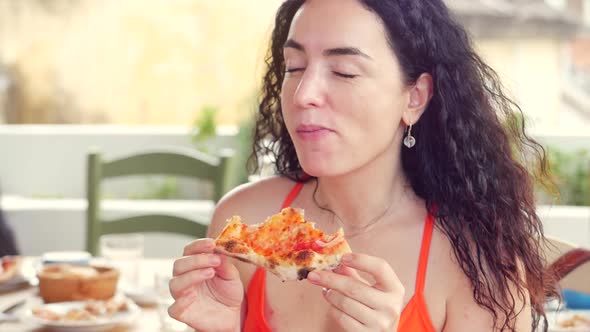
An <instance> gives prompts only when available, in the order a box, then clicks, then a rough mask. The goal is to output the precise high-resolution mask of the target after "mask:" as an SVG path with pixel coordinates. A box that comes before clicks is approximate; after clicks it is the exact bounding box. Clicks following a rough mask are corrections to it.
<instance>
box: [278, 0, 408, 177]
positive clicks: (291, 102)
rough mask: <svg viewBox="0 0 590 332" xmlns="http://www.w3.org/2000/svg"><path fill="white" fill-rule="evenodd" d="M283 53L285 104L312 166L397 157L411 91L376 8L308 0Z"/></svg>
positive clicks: (337, 169)
mask: <svg viewBox="0 0 590 332" xmlns="http://www.w3.org/2000/svg"><path fill="white" fill-rule="evenodd" d="M284 55H285V69H286V71H287V73H286V74H285V79H284V82H283V86H282V95H281V97H282V98H281V106H282V110H283V116H284V119H285V123H286V126H287V129H288V131H289V134H290V135H291V138H292V140H293V142H294V144H295V148H296V150H297V156H298V158H299V162H300V163H301V166H302V167H303V170H304V171H305V172H306V173H308V174H310V175H313V176H334V175H342V174H345V173H349V172H351V171H354V170H356V169H358V168H360V167H362V166H364V165H366V164H368V163H370V162H372V161H374V160H376V159H379V158H381V159H382V160H386V161H392V160H394V159H393V158H399V151H400V148H401V147H400V146H401V139H402V137H403V133H404V128H405V125H404V124H403V122H402V121H401V119H402V112H403V111H404V110H405V109H406V108H407V105H408V102H409V94H408V92H407V89H406V88H405V86H404V84H403V83H402V82H403V79H402V73H401V71H400V68H399V64H398V61H397V59H396V57H395V54H394V52H393V50H392V49H391V48H390V47H389V45H388V42H387V37H386V32H385V27H384V26H383V24H382V22H381V20H380V18H379V17H378V16H377V15H375V14H374V13H372V12H370V11H368V10H367V9H365V8H364V7H363V6H362V5H361V4H360V3H359V2H357V1H356V0H308V1H306V2H305V4H304V5H303V6H302V7H301V9H300V10H299V11H298V12H297V14H296V15H295V17H294V19H293V22H292V24H291V28H290V31H289V36H288V39H287V42H286V43H285V47H284Z"/></svg>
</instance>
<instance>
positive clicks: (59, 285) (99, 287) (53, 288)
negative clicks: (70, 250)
mask: <svg viewBox="0 0 590 332" xmlns="http://www.w3.org/2000/svg"><path fill="white" fill-rule="evenodd" d="M37 278H38V279H39V295H40V296H41V298H42V299H43V301H44V302H45V303H53V302H66V301H83V300H90V299H92V300H106V299H109V298H111V297H113V295H115V292H116V290H117V282H118V280H119V271H118V270H117V269H115V268H113V267H107V266H97V265H75V264H52V265H47V266H44V267H43V268H42V269H41V270H40V271H39V272H38V273H37Z"/></svg>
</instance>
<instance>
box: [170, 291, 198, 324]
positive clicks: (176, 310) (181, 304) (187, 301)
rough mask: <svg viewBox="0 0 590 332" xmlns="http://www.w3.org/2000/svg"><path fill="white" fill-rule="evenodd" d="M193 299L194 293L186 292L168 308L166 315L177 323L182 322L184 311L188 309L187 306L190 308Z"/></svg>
mask: <svg viewBox="0 0 590 332" xmlns="http://www.w3.org/2000/svg"><path fill="white" fill-rule="evenodd" d="M195 298H196V292H194V291H190V292H186V294H184V295H183V296H182V297H179V298H177V299H176V301H174V303H172V305H171V306H170V307H168V315H170V317H172V318H174V319H176V320H178V321H183V318H182V316H183V314H184V312H185V311H186V308H188V306H190V305H191V304H192V303H193V302H194V301H195Z"/></svg>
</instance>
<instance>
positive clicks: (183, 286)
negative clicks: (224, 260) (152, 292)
mask: <svg viewBox="0 0 590 332" xmlns="http://www.w3.org/2000/svg"><path fill="white" fill-rule="evenodd" d="M213 276H215V271H213V268H206V269H203V270H194V271H190V272H187V273H185V274H182V275H180V276H177V277H172V279H170V283H169V288H170V294H172V297H173V298H174V299H176V298H179V297H181V296H182V295H183V293H184V292H185V290H187V289H191V288H192V287H191V286H194V285H197V284H199V283H201V282H203V281H205V280H207V279H211V278H213Z"/></svg>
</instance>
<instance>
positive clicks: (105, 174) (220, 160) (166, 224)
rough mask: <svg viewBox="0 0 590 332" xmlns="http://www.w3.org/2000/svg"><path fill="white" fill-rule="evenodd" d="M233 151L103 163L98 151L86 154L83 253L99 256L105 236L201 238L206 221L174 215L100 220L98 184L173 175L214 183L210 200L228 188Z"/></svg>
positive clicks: (160, 153)
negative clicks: (184, 236)
mask: <svg viewBox="0 0 590 332" xmlns="http://www.w3.org/2000/svg"><path fill="white" fill-rule="evenodd" d="M232 156H233V151H232V150H229V149H226V150H222V151H221V152H220V153H219V157H213V156H210V155H206V154H203V153H200V152H198V151H192V150H191V151H188V150H179V149H175V150H166V151H163V150H158V151H149V152H142V153H137V154H133V155H130V156H126V157H123V158H118V159H113V160H108V161H103V160H102V158H101V154H100V153H99V152H91V153H89V154H88V160H87V179H86V180H87V184H86V190H87V201H88V208H87V211H86V227H87V233H86V250H88V251H89V252H90V253H91V254H93V255H97V254H98V241H99V238H100V236H102V235H105V234H121V233H140V232H141V233H147V232H163V233H175V234H184V235H188V236H192V237H197V238H198V237H204V236H205V234H206V232H207V225H208V223H209V222H208V220H199V219H194V220H191V219H188V218H183V217H179V216H174V215H164V214H149V215H138V216H132V217H126V218H119V219H116V220H109V221H105V220H102V218H101V217H100V215H101V213H100V199H101V182H102V180H103V179H109V178H117V177H125V176H135V175H146V176H147V175H173V176H183V177H191V178H196V179H200V180H206V181H209V182H211V183H212V184H213V188H214V190H213V191H214V193H213V197H212V199H213V201H215V202H216V201H218V200H219V199H220V198H221V196H222V195H223V194H224V193H225V192H226V191H227V190H229V189H231V184H230V183H229V182H228V179H229V178H230V176H229V170H230V168H231V162H230V161H231V160H232Z"/></svg>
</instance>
